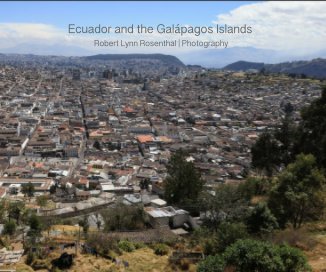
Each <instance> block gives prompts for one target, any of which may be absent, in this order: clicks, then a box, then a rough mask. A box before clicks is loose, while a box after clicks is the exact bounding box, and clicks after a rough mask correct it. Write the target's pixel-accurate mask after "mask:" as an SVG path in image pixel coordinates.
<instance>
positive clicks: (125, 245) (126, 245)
mask: <svg viewBox="0 0 326 272" xmlns="http://www.w3.org/2000/svg"><path fill="white" fill-rule="evenodd" d="M118 246H119V248H120V249H122V250H123V251H126V252H132V251H134V250H136V248H135V246H134V244H133V243H132V242H130V241H128V240H121V241H120V242H119V243H118Z"/></svg>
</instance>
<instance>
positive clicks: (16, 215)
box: [8, 202, 25, 225]
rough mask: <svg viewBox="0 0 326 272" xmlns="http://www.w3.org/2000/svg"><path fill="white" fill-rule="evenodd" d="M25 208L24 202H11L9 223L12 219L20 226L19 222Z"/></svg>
mask: <svg viewBox="0 0 326 272" xmlns="http://www.w3.org/2000/svg"><path fill="white" fill-rule="evenodd" d="M24 208H25V204H24V203H23V202H10V203H9V208H8V217H9V221H10V220H11V218H13V219H15V220H16V223H17V225H19V220H20V218H21V215H22V213H23V210H24Z"/></svg>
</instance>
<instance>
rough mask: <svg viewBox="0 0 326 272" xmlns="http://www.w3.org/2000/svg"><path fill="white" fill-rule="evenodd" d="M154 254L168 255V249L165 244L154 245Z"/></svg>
mask: <svg viewBox="0 0 326 272" xmlns="http://www.w3.org/2000/svg"><path fill="white" fill-rule="evenodd" d="M154 253H155V254H156V255H160V256H163V255H167V254H168V253H169V247H168V246H167V245H165V244H156V245H154Z"/></svg>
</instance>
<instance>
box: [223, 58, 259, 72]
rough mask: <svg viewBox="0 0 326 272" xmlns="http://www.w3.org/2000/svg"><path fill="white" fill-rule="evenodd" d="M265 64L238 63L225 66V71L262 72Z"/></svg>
mask: <svg viewBox="0 0 326 272" xmlns="http://www.w3.org/2000/svg"><path fill="white" fill-rule="evenodd" d="M264 65H265V64H264V63H263V62H249V61H243V60H240V61H237V62H234V63H231V64H229V65H227V66H225V67H224V68H223V69H225V70H231V71H247V70H251V69H255V70H260V69H262V68H263V67H264Z"/></svg>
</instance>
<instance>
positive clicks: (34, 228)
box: [28, 213, 42, 236]
mask: <svg viewBox="0 0 326 272" xmlns="http://www.w3.org/2000/svg"><path fill="white" fill-rule="evenodd" d="M28 221H29V227H30V235H31V236H32V235H38V234H40V233H41V230H42V224H41V220H40V218H39V217H38V216H37V215H36V214H35V213H32V214H31V215H30V217H29V220H28Z"/></svg>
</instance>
